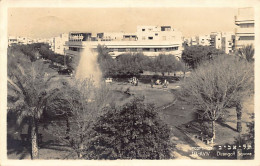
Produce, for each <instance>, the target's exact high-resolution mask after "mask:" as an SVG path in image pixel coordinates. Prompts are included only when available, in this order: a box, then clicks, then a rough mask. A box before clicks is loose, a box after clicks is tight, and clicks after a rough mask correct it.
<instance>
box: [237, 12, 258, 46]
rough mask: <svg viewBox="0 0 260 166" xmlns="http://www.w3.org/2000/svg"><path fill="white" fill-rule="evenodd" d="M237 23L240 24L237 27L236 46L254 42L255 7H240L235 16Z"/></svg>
mask: <svg viewBox="0 0 260 166" xmlns="http://www.w3.org/2000/svg"><path fill="white" fill-rule="evenodd" d="M235 24H236V25H237V26H238V27H237V28H236V29H235V35H236V41H235V48H236V49H239V48H241V47H242V46H245V45H249V44H253V45H254V40H255V33H254V24H255V20H254V9H253V8H240V9H238V12H237V15H236V16H235Z"/></svg>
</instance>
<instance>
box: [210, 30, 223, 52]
mask: <svg viewBox="0 0 260 166" xmlns="http://www.w3.org/2000/svg"><path fill="white" fill-rule="evenodd" d="M221 40H222V33H221V32H211V34H210V45H211V46H213V47H215V48H216V49H221V48H222V42H221Z"/></svg>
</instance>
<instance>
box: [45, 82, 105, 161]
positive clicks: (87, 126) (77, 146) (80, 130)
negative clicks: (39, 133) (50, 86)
mask: <svg viewBox="0 0 260 166" xmlns="http://www.w3.org/2000/svg"><path fill="white" fill-rule="evenodd" d="M60 92H61V93H60V94H59V95H58V96H57V97H56V98H55V99H54V100H51V101H49V105H50V107H49V108H48V109H49V110H54V111H55V113H56V117H60V118H59V120H53V121H51V123H50V125H49V127H48V129H49V132H50V133H51V134H53V135H54V136H56V137H57V138H58V139H59V141H60V142H61V143H63V144H65V145H67V146H69V147H70V148H71V149H72V152H73V153H76V154H77V158H82V157H83V155H84V149H85V148H86V145H87V143H88V141H89V139H90V138H91V137H90V132H91V129H92V125H93V123H94V122H95V121H96V118H97V117H99V116H100V115H101V113H102V108H103V107H104V105H105V104H106V102H105V101H106V99H107V97H108V96H107V95H108V89H107V88H106V86H105V85H102V86H100V87H99V88H98V87H95V84H94V81H93V80H92V79H91V78H88V79H86V80H83V81H81V80H75V82H74V83H72V84H66V85H65V86H64V87H63V90H62V91H60ZM64 106H65V107H64ZM56 119H57V118H56Z"/></svg>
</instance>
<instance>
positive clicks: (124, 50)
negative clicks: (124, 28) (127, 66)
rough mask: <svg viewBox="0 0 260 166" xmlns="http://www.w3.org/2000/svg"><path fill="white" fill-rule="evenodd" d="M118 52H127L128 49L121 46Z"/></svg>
mask: <svg viewBox="0 0 260 166" xmlns="http://www.w3.org/2000/svg"><path fill="white" fill-rule="evenodd" d="M118 52H126V49H125V48H119V49H118Z"/></svg>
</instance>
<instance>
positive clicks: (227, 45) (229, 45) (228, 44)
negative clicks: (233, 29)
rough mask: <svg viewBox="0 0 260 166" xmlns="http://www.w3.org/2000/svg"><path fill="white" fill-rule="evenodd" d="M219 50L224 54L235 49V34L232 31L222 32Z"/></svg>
mask: <svg viewBox="0 0 260 166" xmlns="http://www.w3.org/2000/svg"><path fill="white" fill-rule="evenodd" d="M221 50H222V51H224V52H225V53H226V54H229V53H232V52H234V50H235V35H234V33H224V34H222V37H221Z"/></svg>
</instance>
